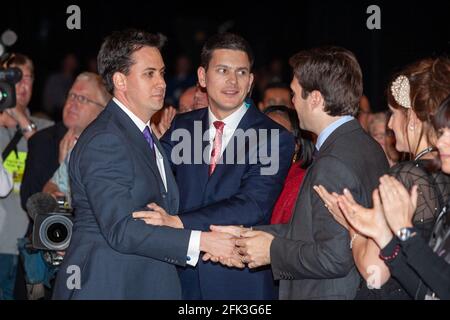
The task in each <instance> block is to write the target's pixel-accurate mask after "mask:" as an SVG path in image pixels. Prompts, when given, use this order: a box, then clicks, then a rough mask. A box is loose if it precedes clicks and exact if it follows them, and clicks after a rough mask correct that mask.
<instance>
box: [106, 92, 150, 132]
mask: <svg viewBox="0 0 450 320" xmlns="http://www.w3.org/2000/svg"><path fill="white" fill-rule="evenodd" d="M113 101H114V102H115V103H116V104H117V105H118V106H119V108H120V109H122V110H123V112H125V113H126V114H127V115H128V117H130V119H131V120H132V121H133V122H134V124H135V125H136V126H137V127H138V128H139V130H140V131H141V132H143V131H144V129H145V127H146V126H148V127H149V129H150V131H151V126H150V121H149V122H147V123H144V121H142V120H141V119H139V117H138V116H136V115H135V114H134V113H133V112H131V111H130V109H128V108H127V107H126V106H125V105H124V104H123V103H122V102H120V101H119V100H118V99H117V98H116V97H113Z"/></svg>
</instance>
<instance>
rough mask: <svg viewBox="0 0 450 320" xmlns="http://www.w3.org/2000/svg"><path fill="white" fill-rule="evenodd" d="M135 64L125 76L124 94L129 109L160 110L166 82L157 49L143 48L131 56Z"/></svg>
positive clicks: (142, 110) (162, 64) (163, 67)
mask: <svg viewBox="0 0 450 320" xmlns="http://www.w3.org/2000/svg"><path fill="white" fill-rule="evenodd" d="M131 58H132V60H133V61H134V62H135V63H134V64H133V65H132V66H131V68H130V71H129V74H128V75H126V76H125V77H126V92H125V95H126V97H127V100H128V102H129V103H130V104H131V105H130V107H132V108H136V109H137V110H139V111H140V112H148V111H152V112H153V113H154V112H156V111H158V110H160V109H161V108H162V107H163V104H164V96H165V93H166V82H165V81H164V72H165V66H164V61H163V59H162V56H161V53H160V52H159V50H158V49H157V48H153V47H143V48H141V49H139V50H137V51H135V52H134V53H133V54H132V56H131Z"/></svg>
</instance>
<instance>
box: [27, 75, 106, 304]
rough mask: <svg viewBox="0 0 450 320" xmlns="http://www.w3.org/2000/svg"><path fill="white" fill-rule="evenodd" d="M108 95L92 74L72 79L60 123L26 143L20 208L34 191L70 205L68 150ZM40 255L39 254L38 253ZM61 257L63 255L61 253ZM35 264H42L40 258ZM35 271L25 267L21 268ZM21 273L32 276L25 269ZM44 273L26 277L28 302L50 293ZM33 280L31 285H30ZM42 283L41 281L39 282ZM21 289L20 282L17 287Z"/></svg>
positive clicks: (101, 106) (98, 79) (102, 105)
mask: <svg viewBox="0 0 450 320" xmlns="http://www.w3.org/2000/svg"><path fill="white" fill-rule="evenodd" d="M109 99H110V95H109V94H108V92H107V91H106V89H105V87H104V85H103V82H102V80H101V78H100V76H98V75H97V74H95V73H91V72H83V73H81V74H80V75H78V77H77V78H76V79H75V82H74V84H73V85H72V87H71V89H70V90H69V94H68V96H67V99H66V102H65V104H64V108H63V121H62V122H59V123H56V124H55V125H54V126H51V127H49V128H47V129H45V130H42V131H41V132H39V133H37V134H36V135H35V136H33V138H32V139H30V141H29V157H28V158H27V162H26V169H25V173H24V179H23V181H24V182H23V184H22V188H21V200H22V206H23V207H24V208H25V207H26V203H27V200H28V199H29V197H30V196H32V195H33V194H35V193H37V192H41V191H43V192H46V193H50V194H51V195H52V196H53V197H54V198H57V197H60V196H64V197H65V198H66V199H67V200H68V201H69V202H70V189H69V175H68V172H67V165H68V162H69V157H70V151H71V150H72V148H73V146H74V145H75V143H76V140H77V139H78V137H79V136H80V135H81V133H82V132H83V130H84V129H85V128H86V127H87V126H88V125H89V124H90V123H91V122H92V121H93V120H94V119H95V118H96V117H97V116H98V115H99V114H100V112H101V111H103V109H104V107H105V105H106V104H107V103H108V101H109ZM38 252H39V254H40V251H38ZM61 254H63V253H61ZM36 260H37V261H34V263H35V264H38V263H40V264H41V266H42V263H45V262H43V261H42V258H40V259H36ZM28 268H36V266H33V265H31V264H29V265H28V266H25V269H28ZM25 273H26V274H28V273H32V272H29V270H25ZM48 274H50V275H52V273H51V272H49V273H46V275H45V277H44V278H43V279H30V278H29V277H28V276H27V277H26V279H25V280H26V281H27V282H28V283H27V292H28V293H30V292H35V293H36V294H28V299H39V298H42V297H43V296H42V295H44V294H45V296H48V295H50V294H51V292H48V291H45V289H44V283H45V284H46V285H47V287H50V283H49V282H48V280H49V279H48V278H47V275H48ZM30 280H33V283H30ZM40 280H42V281H40ZM18 285H19V286H20V287H21V288H23V287H24V284H23V283H20V284H18Z"/></svg>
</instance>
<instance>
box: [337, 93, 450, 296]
mask: <svg viewBox="0 0 450 320" xmlns="http://www.w3.org/2000/svg"><path fill="white" fill-rule="evenodd" d="M434 125H435V129H436V132H437V133H438V134H437V135H438V140H437V144H436V146H437V148H438V150H439V156H440V160H441V164H442V166H441V169H442V171H443V172H444V173H446V174H450V96H449V97H448V98H447V99H446V100H445V101H444V102H443V103H442V106H441V107H440V108H439V110H438V112H437V113H436V115H435V117H434ZM380 181H381V184H380V187H379V194H378V190H376V191H375V192H374V208H373V209H366V208H363V207H361V206H360V205H359V204H357V203H356V202H355V201H354V199H353V197H352V195H351V193H350V192H349V191H348V190H346V191H345V192H344V195H343V196H339V198H338V204H339V207H340V209H341V210H342V212H343V213H344V216H345V218H346V219H347V221H348V222H349V223H350V224H351V225H352V227H353V228H355V229H356V230H357V231H358V232H360V233H361V234H363V235H365V236H367V237H369V238H371V239H373V240H374V241H375V242H376V243H377V244H378V246H379V247H380V248H381V252H380V257H381V258H382V259H383V260H384V262H385V263H386V265H387V266H388V267H389V271H390V273H391V274H392V276H393V277H395V278H396V279H397V280H398V281H399V282H400V284H401V285H402V287H403V288H405V289H406V290H407V292H408V293H409V294H410V295H411V296H412V297H414V298H415V299H450V203H449V202H447V204H446V205H445V206H444V208H443V209H442V210H441V212H440V214H439V215H438V218H437V219H436V221H435V223H434V227H433V229H432V232H431V237H430V238H429V239H426V238H423V237H422V236H421V235H420V234H419V231H418V230H417V229H416V228H414V224H413V216H414V212H415V210H416V207H417V198H418V192H417V190H418V186H417V185H416V186H414V187H413V188H412V190H411V193H408V191H407V189H406V188H405V187H404V186H403V185H402V184H401V183H400V182H399V181H398V180H396V179H395V178H393V177H390V176H384V177H382V178H381V179H380ZM380 199H381V201H382V203H381V202H380ZM394 235H395V236H394Z"/></svg>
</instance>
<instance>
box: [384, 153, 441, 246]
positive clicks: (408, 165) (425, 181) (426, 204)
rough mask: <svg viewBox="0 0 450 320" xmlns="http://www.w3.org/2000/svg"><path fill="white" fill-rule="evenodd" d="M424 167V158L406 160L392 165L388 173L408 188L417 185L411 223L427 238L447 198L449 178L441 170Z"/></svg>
mask: <svg viewBox="0 0 450 320" xmlns="http://www.w3.org/2000/svg"><path fill="white" fill-rule="evenodd" d="M426 167H427V166H426V160H419V161H416V162H414V161H407V162H402V163H399V164H397V165H396V166H394V167H392V168H391V169H390V170H389V174H390V175H391V176H393V177H395V178H397V179H398V180H399V181H400V182H402V184H403V185H404V186H405V187H406V189H408V190H411V188H412V187H413V186H414V185H417V186H418V187H419V189H418V192H419V195H418V199H417V209H416V212H415V213H414V217H413V223H414V225H415V226H416V227H417V228H418V229H419V230H420V231H421V233H422V236H423V237H424V238H425V239H428V238H429V236H430V233H431V228H432V226H433V224H434V221H435V219H436V217H437V215H438V214H439V212H440V211H441V209H442V207H443V206H444V205H445V203H446V202H447V201H448V199H449V190H450V178H449V176H447V175H445V174H444V173H442V172H441V171H438V172H435V173H429V172H427V170H426Z"/></svg>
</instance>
